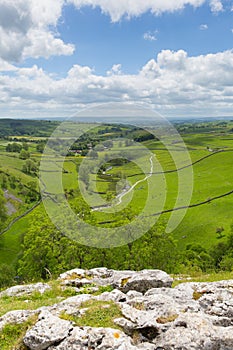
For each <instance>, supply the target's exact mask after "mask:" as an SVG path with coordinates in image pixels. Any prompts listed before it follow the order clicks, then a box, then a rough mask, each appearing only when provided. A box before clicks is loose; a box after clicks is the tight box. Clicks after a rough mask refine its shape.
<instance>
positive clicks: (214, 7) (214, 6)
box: [210, 0, 223, 14]
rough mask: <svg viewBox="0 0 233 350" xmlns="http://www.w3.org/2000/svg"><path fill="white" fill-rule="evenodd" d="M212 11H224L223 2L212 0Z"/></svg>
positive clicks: (216, 12)
mask: <svg viewBox="0 0 233 350" xmlns="http://www.w3.org/2000/svg"><path fill="white" fill-rule="evenodd" d="M210 8H211V11H212V12H213V13H215V14H218V13H219V12H222V11H223V4H222V2H221V1H220V0H210Z"/></svg>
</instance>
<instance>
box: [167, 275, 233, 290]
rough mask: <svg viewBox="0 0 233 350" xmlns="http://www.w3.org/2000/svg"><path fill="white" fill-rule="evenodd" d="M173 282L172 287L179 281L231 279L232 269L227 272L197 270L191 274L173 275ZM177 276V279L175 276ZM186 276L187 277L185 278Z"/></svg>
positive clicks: (179, 282)
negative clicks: (202, 271)
mask: <svg viewBox="0 0 233 350" xmlns="http://www.w3.org/2000/svg"><path fill="white" fill-rule="evenodd" d="M172 277H173V278H174V282H173V284H172V287H173V288H174V287H175V286H177V285H179V284H181V283H187V282H218V281H223V280H233V271H232V272H228V271H221V272H210V273H208V274H207V273H201V272H197V273H194V274H191V275H187V276H184V275H181V276H179V275H173V276H172ZM178 277H179V280H177V279H176V278H178ZM187 278H189V279H188V280H187Z"/></svg>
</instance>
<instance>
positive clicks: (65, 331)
mask: <svg viewBox="0 0 233 350" xmlns="http://www.w3.org/2000/svg"><path fill="white" fill-rule="evenodd" d="M72 329H73V325H72V323H71V322H69V321H65V320H62V319H60V318H58V317H56V316H53V315H52V314H51V313H50V312H48V311H42V312H41V314H40V316H39V320H38V322H37V323H36V324H35V326H34V327H32V329H30V330H29V331H28V332H27V333H26V335H25V337H24V344H25V345H27V346H28V347H29V349H32V350H43V349H47V348H48V347H49V346H50V345H53V344H58V343H59V342H61V341H62V340H63V339H65V338H66V337H68V336H69V334H70V332H71V331H72Z"/></svg>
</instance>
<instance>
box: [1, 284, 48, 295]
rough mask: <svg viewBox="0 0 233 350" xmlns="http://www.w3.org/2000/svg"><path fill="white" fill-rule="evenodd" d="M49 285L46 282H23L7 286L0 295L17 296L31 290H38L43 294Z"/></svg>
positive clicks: (28, 293) (30, 292)
mask: <svg viewBox="0 0 233 350" xmlns="http://www.w3.org/2000/svg"><path fill="white" fill-rule="evenodd" d="M49 289H50V286H49V285H48V284H47V283H41V282H39V283H36V284H25V285H20V286H14V287H11V288H8V289H6V290H4V291H3V292H1V293H0V297H2V296H8V297H19V296H22V295H30V294H32V293H33V292H39V293H41V294H43V293H44V292H45V291H46V290H49Z"/></svg>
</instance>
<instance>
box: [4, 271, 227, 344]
mask: <svg viewBox="0 0 233 350" xmlns="http://www.w3.org/2000/svg"><path fill="white" fill-rule="evenodd" d="M59 280H60V282H61V283H64V281H65V283H67V284H69V283H70V282H69V281H72V283H71V284H70V285H72V286H75V284H74V281H76V280H78V281H79V283H80V281H82V280H84V284H85V283H86V281H89V284H91V285H92V284H93V285H97V286H101V285H105V286H108V285H111V286H112V287H114V288H115V289H114V290H112V291H111V292H104V293H102V294H100V295H97V296H96V295H91V294H79V295H76V296H73V297H69V298H67V299H65V300H63V301H61V302H59V303H57V304H55V305H52V306H48V307H43V308H40V309H38V310H34V311H12V312H10V313H7V314H6V315H4V316H3V317H1V318H0V329H1V327H2V326H3V325H5V324H6V323H16V322H18V323H19V322H24V320H26V319H27V318H28V317H30V315H32V314H33V313H36V312H37V313H39V319H38V321H37V323H36V324H35V326H33V327H32V328H31V329H29V330H28V331H27V333H26V335H25V337H24V343H25V344H26V345H27V346H28V348H29V349H31V350H43V349H47V350H66V349H71V350H72V349H73V350H79V349H80V350H81V349H82V350H90V349H91V350H93V349H96V350H108V349H109V350H126V349H127V350H136V349H141V350H233V280H230V281H220V282H213V283H196V282H195V283H194V282H187V283H182V284H180V285H178V286H176V287H175V288H169V286H170V285H171V281H172V279H171V278H170V277H169V276H168V275H167V274H166V273H164V272H162V271H158V270H145V271H140V272H134V271H114V270H108V269H106V268H98V269H92V270H89V271H85V270H81V269H75V270H72V271H68V272H67V273H65V274H63V275H61V276H60V279H59ZM89 300H101V301H103V302H105V301H106V302H108V301H113V302H114V303H116V304H117V305H118V306H119V307H120V309H121V313H122V316H121V317H120V318H118V319H115V320H114V323H115V324H116V329H112V328H91V327H88V326H87V327H78V326H75V324H73V323H72V322H70V321H66V320H63V319H61V313H66V314H67V315H75V317H81V316H82V315H83V313H85V312H86V311H85V310H86V309H85V308H86V306H83V305H82V304H83V302H86V301H89ZM117 326H120V327H121V329H122V330H121V331H120V330H119V329H117Z"/></svg>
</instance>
